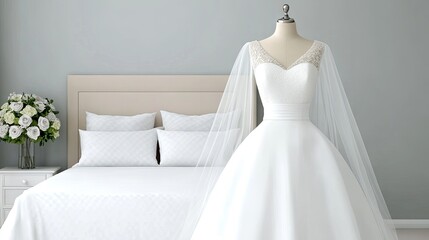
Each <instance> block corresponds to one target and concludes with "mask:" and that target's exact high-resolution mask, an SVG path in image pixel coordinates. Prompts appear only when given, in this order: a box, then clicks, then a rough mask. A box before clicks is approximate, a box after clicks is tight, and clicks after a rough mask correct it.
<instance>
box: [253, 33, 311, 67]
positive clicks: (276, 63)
mask: <svg viewBox="0 0 429 240" xmlns="http://www.w3.org/2000/svg"><path fill="white" fill-rule="evenodd" d="M255 42H256V43H257V44H258V45H259V48H260V49H261V50H262V51H263V52H264V53H265V54H266V55H267V56H268V57H269V58H271V60H273V62H272V64H274V65H277V66H279V67H281V68H282V69H284V70H290V69H291V68H293V67H295V66H296V65H299V64H300V63H298V61H300V60H301V59H302V58H304V57H305V56H306V55H307V54H308V53H309V52H310V51H311V50H312V49H313V48H314V46H315V45H316V42H317V40H313V43H312V44H311V46H310V47H309V48H308V49H307V51H305V52H304V53H303V54H302V55H301V56H300V57H298V58H297V59H296V60H295V61H293V62H292V64H290V65H289V66H288V67H285V66H284V65H283V64H282V63H280V62H279V61H278V60H277V59H276V58H274V57H273V56H271V54H269V53H268V52H267V51H266V50H265V48H264V47H262V44H261V43H260V42H259V41H258V40H255Z"/></svg>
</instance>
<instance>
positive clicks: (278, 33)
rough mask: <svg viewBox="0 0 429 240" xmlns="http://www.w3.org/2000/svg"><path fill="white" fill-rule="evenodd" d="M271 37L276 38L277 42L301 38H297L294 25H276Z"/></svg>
mask: <svg viewBox="0 0 429 240" xmlns="http://www.w3.org/2000/svg"><path fill="white" fill-rule="evenodd" d="M272 37H274V38H277V39H279V40H289V39H294V38H295V39H296V38H302V37H301V36H299V34H298V31H297V30H296V23H294V22H293V23H277V24H276V30H275V31H274V34H273V35H272Z"/></svg>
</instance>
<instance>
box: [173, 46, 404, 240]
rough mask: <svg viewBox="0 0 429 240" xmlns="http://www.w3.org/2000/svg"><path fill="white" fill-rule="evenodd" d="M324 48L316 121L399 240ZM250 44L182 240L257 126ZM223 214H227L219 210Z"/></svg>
mask: <svg viewBox="0 0 429 240" xmlns="http://www.w3.org/2000/svg"><path fill="white" fill-rule="evenodd" d="M324 45H325V49H324V53H323V55H322V59H321V63H320V68H319V78H318V82H317V88H316V94H315V97H314V99H313V102H312V105H311V112H310V119H311V121H312V122H313V123H314V124H315V125H316V126H317V127H318V128H319V129H320V130H321V131H322V132H323V133H324V134H325V135H326V136H327V137H328V138H329V139H330V141H332V143H333V144H334V145H335V146H336V147H337V149H338V150H339V151H340V153H341V154H342V155H343V157H344V159H345V160H346V161H347V163H348V165H349V166H350V169H351V170H352V172H353V173H354V175H355V177H356V179H357V180H358V182H359V184H360V186H361V188H362V190H363V191H364V193H365V195H366V197H367V199H368V202H369V204H370V207H371V209H372V211H373V213H374V216H375V218H376V220H377V224H378V226H379V228H380V230H381V232H382V233H383V234H384V236H385V240H397V239H398V238H397V236H396V231H395V227H394V225H393V224H392V221H390V220H391V217H390V214H389V211H388V208H387V206H386V203H385V201H384V198H383V195H382V193H381V190H380V188H379V185H378V183H377V179H376V177H375V174H374V171H373V169H372V166H371V162H370V159H369V157H368V153H367V151H366V148H365V145H364V142H363V140H362V137H361V134H360V132H359V129H358V126H357V124H356V121H355V118H354V117H353V113H352V111H351V108H350V105H349V102H348V100H347V97H346V94H345V91H344V88H343V86H342V83H341V79H340V76H339V74H338V71H337V68H336V65H335V61H334V58H333V56H332V53H331V50H330V48H329V47H328V46H327V45H326V44H324ZM249 51H250V49H249V43H246V44H245V45H244V46H243V47H242V49H241V50H240V52H239V54H238V57H237V59H236V61H235V63H234V66H233V68H232V71H231V74H230V76H229V79H228V83H227V85H226V87H225V91H224V94H223V96H222V99H221V102H220V105H219V108H218V111H217V114H216V117H215V120H214V123H213V126H212V128H211V131H210V133H209V137H208V140H207V142H206V144H205V147H204V149H203V152H202V155H201V157H200V160H199V163H198V165H197V167H196V168H195V170H196V171H195V174H198V177H199V181H198V184H197V187H196V188H194V189H190V190H189V191H190V195H191V196H192V200H191V203H190V205H189V209H188V211H187V212H188V214H187V218H186V220H185V221H184V223H183V224H184V225H183V230H182V231H181V233H180V236H179V237H178V239H181V240H189V239H191V237H192V233H193V231H194V229H195V227H196V225H197V223H198V220H199V217H200V215H201V213H202V211H203V209H204V206H205V203H206V201H207V199H208V197H209V195H210V192H211V190H212V189H213V186H214V185H215V183H216V181H217V179H218V177H219V176H220V174H222V173H221V172H222V169H223V166H225V164H226V163H227V161H228V160H229V158H230V157H231V155H232V154H233V152H234V150H235V149H236V148H237V147H238V146H239V145H240V143H241V142H242V141H243V140H244V139H245V138H246V137H247V136H248V135H249V134H250V133H251V131H252V130H253V128H254V127H255V125H256V124H255V123H256V112H255V102H256V86H255V81H254V76H253V69H252V64H251V61H252V60H251V57H250V52H249ZM219 211H222V209H219Z"/></svg>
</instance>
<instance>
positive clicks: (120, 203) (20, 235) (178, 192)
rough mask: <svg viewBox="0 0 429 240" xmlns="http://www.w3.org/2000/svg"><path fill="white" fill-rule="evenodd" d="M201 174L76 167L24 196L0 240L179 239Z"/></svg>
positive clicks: (177, 169)
mask: <svg viewBox="0 0 429 240" xmlns="http://www.w3.org/2000/svg"><path fill="white" fill-rule="evenodd" d="M196 170H197V171H196ZM219 172H220V171H219ZM198 176H199V173H198V169H195V168H185V167H168V168H167V167H152V168H148V167H145V168H143V167H142V168H125V167H121V168H119V167H74V168H71V169H69V170H66V171H64V172H62V173H60V174H58V175H56V176H54V177H52V178H50V179H48V180H46V181H44V182H42V183H41V184H39V185H37V186H35V187H33V188H31V189H29V190H27V191H25V192H24V193H23V194H22V195H21V196H19V197H18V198H17V199H16V201H15V204H14V207H13V209H12V211H11V212H10V214H9V216H8V218H7V219H6V221H5V223H4V224H3V227H2V228H1V229H0V239H2V240H36V239H37V240H68V239H73V240H86V239H88V240H98V239H100V240H101V239H102V240H109V239H112V240H122V239H124V240H133V239H139V240H152V239H153V240H155V239H159V240H170V239H174V236H176V235H177V232H178V231H180V229H181V227H182V224H183V220H184V218H185V213H186V209H187V207H188V204H189V200H190V196H189V195H188V194H189V191H187V190H189V189H191V188H192V187H193V185H194V184H195V182H196V181H197V179H198Z"/></svg>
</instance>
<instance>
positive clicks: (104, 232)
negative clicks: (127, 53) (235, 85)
mask: <svg viewBox="0 0 429 240" xmlns="http://www.w3.org/2000/svg"><path fill="white" fill-rule="evenodd" d="M226 81H227V76H224V75H215V76H213V75H211V76H206V75H179V76H173V75H169V76H166V75H156V76H147V75H144V76H140V75H134V76H121V75H113V76H112V75H71V76H69V77H68V166H69V167H70V168H69V169H68V170H65V171H63V172H62V173H60V174H58V175H56V176H54V177H52V178H50V179H48V180H46V181H44V182H42V183H40V184H39V185H37V186H35V187H33V188H31V189H29V190H27V191H25V192H24V193H23V194H22V195H21V196H20V197H18V198H17V199H16V201H15V204H14V207H13V209H12V211H11V212H10V214H9V216H8V218H7V219H6V221H5V223H4V225H3V227H2V228H1V230H0V238H1V239H5V240H6V239H10V240H12V239H13V240H23V239H25V240H36V239H39V240H40V239H43V240H51V239H52V240H62V239H80V240H85V239H91V240H93V239H103V240H108V239H115V240H116V239H128V240H132V239H145V240H151V239H154V240H155V239H160V240H166V239H174V236H176V235H177V233H178V232H179V231H180V229H181V227H182V224H183V222H184V219H185V217H186V209H187V207H189V201H190V195H189V194H188V193H189V191H188V190H189V189H192V187H193V186H194V185H195V184H196V182H197V178H198V176H200V175H199V172H198V171H199V170H198V168H189V167H161V166H155V167H73V166H75V165H76V163H78V161H79V158H80V153H81V151H80V144H79V129H85V128H86V126H85V112H87V111H88V112H95V113H98V114H111V115H133V114H138V113H144V112H157V116H156V120H155V123H156V126H162V122H161V118H160V116H159V111H160V110H168V111H172V112H179V113H183V114H194V115H197V114H204V113H210V112H215V111H216V109H217V106H218V104H219V101H220V98H221V96H222V93H223V89H224V87H225V84H226ZM255 106H256V105H255V104H254V107H255ZM255 112H256V111H255ZM221 170H222V167H217V168H216V169H215V171H214V173H215V174H219V173H220V172H221Z"/></svg>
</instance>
